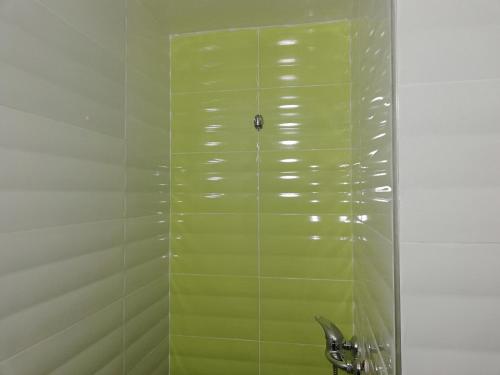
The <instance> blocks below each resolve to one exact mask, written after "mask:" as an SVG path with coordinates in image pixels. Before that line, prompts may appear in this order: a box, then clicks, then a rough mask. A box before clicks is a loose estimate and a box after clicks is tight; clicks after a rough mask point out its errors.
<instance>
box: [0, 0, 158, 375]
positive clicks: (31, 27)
mask: <svg viewBox="0 0 500 375" xmlns="http://www.w3.org/2000/svg"><path fill="white" fill-rule="evenodd" d="M143 5H144V4H142V3H141V2H138V1H137V2H136V1H134V0H130V1H128V10H129V12H130V17H129V19H128V20H127V17H126V16H127V14H126V11H127V4H126V2H125V1H123V0H110V1H106V2H102V1H98V0H89V1H80V0H71V1H67V0H65V1H62V0H40V1H32V0H6V1H2V2H1V3H0V300H1V301H2V303H1V306H0V332H1V334H0V373H1V374H6V375H8V374H13V375H29V374H33V375H39V374H42V373H52V374H64V375H66V374H88V373H93V374H121V373H128V374H159V373H162V374H164V373H165V372H166V368H167V366H168V361H167V360H166V356H167V353H168V348H167V344H168V341H167V340H165V338H166V336H167V325H166V320H165V319H164V315H165V314H166V311H167V299H166V296H167V295H168V284H167V282H168V274H167V271H168V267H167V264H166V259H164V258H162V256H163V257H164V256H165V255H166V254H167V252H168V241H166V237H167V235H168V223H167V222H168V215H165V211H168V208H165V204H164V203H162V202H163V201H164V200H165V199H166V198H165V193H162V192H163V191H165V189H164V187H163V184H168V179H167V178H166V177H165V176H168V172H164V170H166V169H167V168H165V166H167V165H166V161H167V160H168V158H167V157H168V141H163V140H162V141H160V140H159V138H164V137H165V136H168V131H167V128H168V116H166V115H165V113H168V109H167V108H168V107H167V103H168V95H167V94H166V90H165V89H164V88H162V87H161V86H160V85H158V84H157V82H162V81H160V80H163V82H165V84H164V87H168V73H167V72H168V56H167V54H165V53H162V52H158V51H162V50H165V48H164V47H165V42H166V41H165V38H161V37H160V35H161V27H160V21H161V20H160V19H158V20H157V21H155V19H154V18H153V17H152V16H151V14H148V11H149V12H150V10H149V8H147V7H145V5H144V6H143ZM147 9H148V11H147ZM155 22H156V23H155ZM126 29H128V33H126ZM127 39H128V43H127ZM139 45H141V46H139ZM155 77H156V78H158V80H157V79H156V78H155ZM165 147H167V149H165ZM167 167H168V166H167ZM167 200H168V199H167ZM162 212H163V213H162ZM124 320H126V324H125V321H124Z"/></svg>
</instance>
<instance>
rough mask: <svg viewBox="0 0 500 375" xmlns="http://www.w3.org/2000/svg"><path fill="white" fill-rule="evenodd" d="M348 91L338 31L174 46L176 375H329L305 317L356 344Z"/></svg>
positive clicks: (266, 32) (344, 29)
mask: <svg viewBox="0 0 500 375" xmlns="http://www.w3.org/2000/svg"><path fill="white" fill-rule="evenodd" d="M350 81H351V73H350V23H349V22H347V21H345V22H336V23H330V24H317V25H301V26H291V27H273V28H261V29H245V30H230V31H229V30H228V31H220V32H209V33H201V34H186V35H179V36H175V37H173V38H172V94H173V95H172V120H173V121H172V218H171V221H172V234H171V258H172V259H171V268H172V269H171V271H172V272H171V284H170V324H171V326H170V335H171V336H170V342H171V347H170V348H171V349H170V350H171V374H172V375H224V374H227V375H247V374H248V375H258V374H261V375H281V374H282V375H299V374H301V375H321V374H329V373H331V368H330V366H329V365H328V364H327V363H326V361H325V360H324V357H323V349H324V344H323V335H322V331H321V329H320V328H319V326H317V324H316V323H315V322H314V320H313V316H314V315H315V314H323V315H325V316H327V317H329V318H331V319H332V320H334V321H336V322H337V323H338V324H339V325H340V326H341V328H342V330H343V331H344V333H345V334H346V335H347V336H348V335H350V334H351V333H352V225H351V214H352V203H351V189H352V187H351V179H352V167H351V155H352V150H351V113H350V95H351V93H350V91H351V85H350ZM256 113H262V114H263V116H264V118H265V126H264V129H263V130H262V131H261V132H257V131H256V130H255V129H254V128H253V124H252V122H253V117H254V115H255V114H256Z"/></svg>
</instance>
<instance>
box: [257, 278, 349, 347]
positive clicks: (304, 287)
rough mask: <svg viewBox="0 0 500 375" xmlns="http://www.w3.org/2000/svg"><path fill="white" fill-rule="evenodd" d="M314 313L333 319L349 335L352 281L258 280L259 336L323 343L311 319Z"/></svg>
mask: <svg viewBox="0 0 500 375" xmlns="http://www.w3.org/2000/svg"><path fill="white" fill-rule="evenodd" d="M318 314H320V315H324V316H326V317H327V318H329V319H331V320H332V321H333V322H335V323H337V325H338V326H339V328H340V329H341V330H342V332H343V333H344V335H345V336H346V337H349V336H350V335H351V333H352V282H350V281H347V282H341V281H329V280H308V279H271V278H269V279H268V278H264V279H262V280H261V338H262V340H264V341H278V342H288V343H299V344H314V345H324V335H323V334H322V331H321V328H320V326H319V325H318V323H316V321H315V320H314V316H315V315H318Z"/></svg>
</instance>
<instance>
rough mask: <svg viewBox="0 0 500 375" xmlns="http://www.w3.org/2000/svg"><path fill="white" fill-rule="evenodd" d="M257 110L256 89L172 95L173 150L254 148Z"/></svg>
mask: <svg viewBox="0 0 500 375" xmlns="http://www.w3.org/2000/svg"><path fill="white" fill-rule="evenodd" d="M256 112H257V91H256V90H246V91H236V92H235V91H231V92H217V93H214V92H210V93H189V94H177V95H174V96H173V98H172V115H173V122H172V137H173V139H174V142H173V145H172V146H173V152H174V153H177V152H218V151H225V152H227V151H255V150H256V148H257V132H256V131H255V129H254V127H253V116H254V114H255V113H256Z"/></svg>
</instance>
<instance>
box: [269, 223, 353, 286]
mask: <svg viewBox="0 0 500 375" xmlns="http://www.w3.org/2000/svg"><path fill="white" fill-rule="evenodd" d="M260 249H261V255H260V259H261V263H260V264H261V267H260V269H261V274H262V275H263V276H274V277H299V278H316V279H336V280H349V279H351V277H352V225H351V224H350V223H345V222H344V221H343V220H342V219H341V218H339V216H338V215H278V214H264V215H261V219H260Z"/></svg>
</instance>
